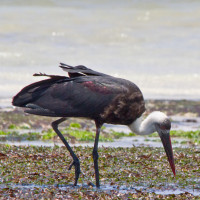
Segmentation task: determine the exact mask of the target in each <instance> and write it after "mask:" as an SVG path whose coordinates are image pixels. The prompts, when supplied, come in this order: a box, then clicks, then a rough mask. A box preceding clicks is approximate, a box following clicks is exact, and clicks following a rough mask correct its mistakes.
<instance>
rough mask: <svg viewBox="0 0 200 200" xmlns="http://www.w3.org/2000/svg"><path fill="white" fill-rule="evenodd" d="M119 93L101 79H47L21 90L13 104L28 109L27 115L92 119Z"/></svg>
mask: <svg viewBox="0 0 200 200" xmlns="http://www.w3.org/2000/svg"><path fill="white" fill-rule="evenodd" d="M114 80H115V78H114ZM122 90H123V87H122V86H120V84H118V83H116V82H114V81H113V80H111V79H109V78H108V77H107V78H106V77H103V76H83V77H77V78H73V79H70V78H68V79H66V78H63V80H62V79H60V80H57V79H46V80H43V81H39V82H36V83H33V84H31V85H28V86H26V87H25V88H23V89H22V90H21V91H20V92H19V93H18V94H17V95H16V96H15V97H14V98H13V105H15V106H21V107H28V108H29V109H28V110H27V112H28V113H32V114H38V115H47V116H58V117H63V116H66V117H67V116H68V117H87V118H95V116H97V115H98V114H99V113H100V112H102V110H103V109H104V108H105V107H106V106H107V105H109V104H110V102H111V101H112V99H113V98H114V97H115V96H116V95H117V94H118V93H120V92H122Z"/></svg>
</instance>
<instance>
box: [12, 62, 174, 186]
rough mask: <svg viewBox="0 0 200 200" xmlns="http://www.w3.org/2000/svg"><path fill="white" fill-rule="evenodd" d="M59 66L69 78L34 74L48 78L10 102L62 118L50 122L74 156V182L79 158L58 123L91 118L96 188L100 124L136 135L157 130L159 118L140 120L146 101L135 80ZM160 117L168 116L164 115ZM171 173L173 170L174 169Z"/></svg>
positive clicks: (77, 171) (30, 86)
mask: <svg viewBox="0 0 200 200" xmlns="http://www.w3.org/2000/svg"><path fill="white" fill-rule="evenodd" d="M60 67H62V68H63V70H64V71H67V72H68V74H69V76H68V77H67V76H57V75H46V74H35V76H47V77H49V79H46V80H42V81H39V82H36V83H33V84H31V85H28V86H26V87H25V88H23V89H22V90H21V91H20V92H19V93H18V94H17V95H16V96H15V97H14V98H13V105H15V106H19V107H25V108H26V109H25V112H27V113H30V114H36V115H43V116H51V117H61V119H60V120H57V121H55V122H53V123H52V127H53V129H54V130H55V132H56V133H57V134H58V135H59V137H60V138H61V140H62V141H63V142H64V144H65V146H66V147H67V149H68V150H69V152H70V154H71V156H72V157H73V160H74V161H73V163H72V165H74V166H75V171H76V175H75V185H76V184H77V181H78V177H79V173H80V164H79V160H78V158H77V157H76V155H75V154H74V152H73V151H72V149H71V148H70V146H69V145H68V143H67V142H66V140H65V139H64V137H63V136H62V134H61V133H60V131H59V130H58V124H59V123H61V122H63V121H64V120H66V119H67V118H68V117H84V118H89V119H92V120H94V121H95V123H96V127H97V132H96V138H95V144H94V150H93V158H94V166H95V174H96V185H97V187H99V172H98V162H97V160H98V153H97V150H98V139H99V134H100V128H101V126H102V125H103V123H110V124H123V125H128V126H129V127H130V128H131V129H132V130H134V131H135V132H138V134H146V133H147V134H149V133H152V131H153V132H154V131H158V130H157V129H156V126H155V123H157V121H159V120H157V119H154V118H155V116H156V114H155V113H154V114H152V116H151V118H150V119H147V120H146V122H145V121H144V123H142V121H141V120H140V119H141V116H142V114H143V113H144V111H145V103H144V99H143V95H142V93H141V91H140V89H139V88H138V87H137V86H136V85H135V84H134V83H132V82H130V81H128V80H125V79H120V78H115V77H112V76H109V75H106V74H103V73H99V72H96V71H93V70H91V69H88V68H86V67H84V66H77V67H71V66H69V65H65V64H61V66H60ZM157 115H158V113H157ZM161 115H162V114H161ZM161 115H160V116H161ZM162 117H164V118H167V117H166V116H165V115H162ZM162 117H161V118H162ZM156 120H157V121H156ZM164 121H166V123H163V127H165V128H167V129H168V130H169V129H170V127H167V125H169V123H170V122H169V121H168V120H166V119H164ZM161 122H162V121H161ZM161 124H162V123H161ZM141 127H143V129H142V128H141ZM150 128H151V130H150ZM158 129H160V127H159V128H158ZM168 132H169V131H168ZM170 145H171V143H170ZM170 156H172V157H170ZM168 159H169V161H170V159H171V163H170V165H171V167H172V168H173V165H174V163H173V162H174V161H173V154H172V155H171V153H170V155H168ZM72 165H71V166H70V168H71V167H72ZM173 172H174V173H175V168H174V170H173Z"/></svg>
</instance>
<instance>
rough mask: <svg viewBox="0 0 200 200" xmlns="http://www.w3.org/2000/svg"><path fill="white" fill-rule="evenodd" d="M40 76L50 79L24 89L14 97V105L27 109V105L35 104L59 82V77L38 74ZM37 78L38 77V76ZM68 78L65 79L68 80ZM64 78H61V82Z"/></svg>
mask: <svg viewBox="0 0 200 200" xmlns="http://www.w3.org/2000/svg"><path fill="white" fill-rule="evenodd" d="M38 75H40V76H49V77H51V78H50V79H46V80H42V81H38V82H35V83H32V84H30V85H28V86H26V87H24V88H23V89H22V90H21V91H20V92H19V93H18V94H17V95H16V96H14V97H13V100H12V105H14V106H18V107H26V105H27V104H31V103H34V102H35V101H36V100H37V99H38V98H39V97H40V96H42V94H44V92H45V91H46V89H48V88H49V87H50V86H51V85H52V84H54V83H56V82H58V81H59V78H58V77H59V76H51V75H46V74H45V75H44V74H38ZM36 76H37V75H36ZM66 78H67V77H64V79H66ZM61 79H62V80H63V77H62V76H60V80H61Z"/></svg>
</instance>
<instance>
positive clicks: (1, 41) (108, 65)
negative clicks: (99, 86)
mask: <svg viewBox="0 0 200 200" xmlns="http://www.w3.org/2000/svg"><path fill="white" fill-rule="evenodd" d="M113 7H114V9H113ZM199 7H200V2H199V1H196V0H195V1H187V0H183V1H177V0H176V1H172V0H168V1H157V0H151V1H147V0H145V1H127V2H123V3H122V1H119V0H117V1H114V0H111V1H108V2H104V1H103V2H102V1H100V0H96V1H94V2H92V3H91V1H88V0H86V1H84V3H83V2H82V1H66V0H58V1H55V0H45V1H44V2H43V1H42V2H41V1H39V0H35V1H34V2H32V1H31V2H29V1H25V0H9V1H1V2H0V24H1V33H0V72H1V73H0V98H1V97H3V98H10V97H11V96H13V95H15V94H16V93H17V92H18V91H19V90H20V89H21V88H22V87H24V86H25V85H26V84H29V83H31V82H33V81H36V80H38V78H33V77H32V74H33V73H35V72H46V73H50V74H52V73H53V74H65V73H64V72H62V71H61V69H59V68H58V67H57V66H58V63H59V62H66V63H68V64H71V65H78V64H83V65H86V66H88V67H90V68H93V69H95V70H98V71H102V72H104V73H108V74H111V75H115V76H120V77H123V78H126V79H129V80H131V81H133V82H135V83H136V84H137V85H138V86H139V87H140V88H141V90H142V91H143V93H144V96H145V98H153V99H156V98H162V99H163V98H170V99H180V98H186V99H200V90H199V81H200V67H199V65H200V60H199V39H200V12H199Z"/></svg>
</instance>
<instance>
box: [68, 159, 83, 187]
mask: <svg viewBox="0 0 200 200" xmlns="http://www.w3.org/2000/svg"><path fill="white" fill-rule="evenodd" d="M73 166H74V167H75V182H74V186H76V185H77V182H78V178H79V175H80V173H81V170H80V162H79V160H78V159H77V160H74V161H73V162H72V164H71V165H70V166H69V170H71V168H72V167H73Z"/></svg>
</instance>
